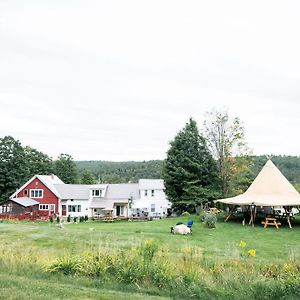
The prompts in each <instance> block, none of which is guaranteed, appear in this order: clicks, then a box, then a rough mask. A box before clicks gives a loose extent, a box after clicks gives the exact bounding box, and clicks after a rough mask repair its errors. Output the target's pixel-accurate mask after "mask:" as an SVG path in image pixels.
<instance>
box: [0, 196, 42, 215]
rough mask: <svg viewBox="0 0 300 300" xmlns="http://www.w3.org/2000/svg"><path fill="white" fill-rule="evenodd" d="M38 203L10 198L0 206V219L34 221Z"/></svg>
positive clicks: (26, 199) (31, 200)
mask: <svg viewBox="0 0 300 300" xmlns="http://www.w3.org/2000/svg"><path fill="white" fill-rule="evenodd" d="M39 204H40V202H38V201H36V200H34V199H31V198H28V197H20V198H12V199H9V200H7V201H4V202H2V203H1V205H0V218H18V219H35V218H37V217H38V212H39Z"/></svg>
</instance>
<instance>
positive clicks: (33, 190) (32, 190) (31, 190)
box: [29, 189, 44, 199]
mask: <svg viewBox="0 0 300 300" xmlns="http://www.w3.org/2000/svg"><path fill="white" fill-rule="evenodd" d="M35 191H42V195H41V196H40V197H35V196H31V193H32V192H35ZM29 196H30V198H37V199H40V198H43V197H44V190H43V189H30V192H29Z"/></svg>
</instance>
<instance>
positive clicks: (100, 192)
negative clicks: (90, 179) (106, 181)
mask: <svg viewBox="0 0 300 300" xmlns="http://www.w3.org/2000/svg"><path fill="white" fill-rule="evenodd" d="M96 192H98V193H99V195H98V196H97V195H96ZM102 195H103V190H102V189H93V190H92V196H93V197H99V198H101V197H102Z"/></svg>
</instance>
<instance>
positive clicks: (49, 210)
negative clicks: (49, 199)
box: [49, 204, 55, 212]
mask: <svg viewBox="0 0 300 300" xmlns="http://www.w3.org/2000/svg"><path fill="white" fill-rule="evenodd" d="M51 205H53V207H54V208H53V210H51V209H50V206H51ZM49 211H53V212H55V204H49Z"/></svg>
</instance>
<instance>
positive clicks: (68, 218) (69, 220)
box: [67, 215, 71, 223]
mask: <svg viewBox="0 0 300 300" xmlns="http://www.w3.org/2000/svg"><path fill="white" fill-rule="evenodd" d="M67 222H68V223H70V222H71V215H68V217H67Z"/></svg>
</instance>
